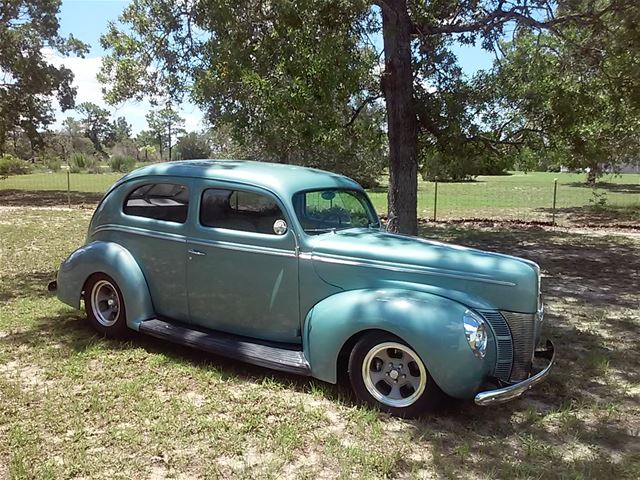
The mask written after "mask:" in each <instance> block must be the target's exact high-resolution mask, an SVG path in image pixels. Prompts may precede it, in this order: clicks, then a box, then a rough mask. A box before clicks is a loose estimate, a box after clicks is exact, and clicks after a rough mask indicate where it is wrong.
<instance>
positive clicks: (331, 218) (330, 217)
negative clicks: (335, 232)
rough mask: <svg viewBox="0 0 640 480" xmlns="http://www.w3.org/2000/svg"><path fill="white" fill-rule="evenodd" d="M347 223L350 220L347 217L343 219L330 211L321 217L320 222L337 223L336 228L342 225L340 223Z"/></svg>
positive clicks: (337, 213)
mask: <svg viewBox="0 0 640 480" xmlns="http://www.w3.org/2000/svg"><path fill="white" fill-rule="evenodd" d="M343 220H344V221H345V222H348V221H349V220H350V218H349V217H343V216H341V215H340V212H337V211H335V210H334V211H332V212H327V213H325V214H324V215H323V216H322V221H323V222H326V223H337V224H338V226H341V225H342V221H343Z"/></svg>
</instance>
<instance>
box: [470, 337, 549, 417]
mask: <svg viewBox="0 0 640 480" xmlns="http://www.w3.org/2000/svg"><path fill="white" fill-rule="evenodd" d="M536 353H538V352H536ZM549 355H551V360H550V361H549V364H548V365H547V366H546V367H545V368H544V369H542V370H541V371H539V372H538V373H536V374H535V375H534V376H533V377H529V378H528V379H526V380H523V381H522V382H519V383H516V384H514V385H509V386H508V387H504V388H498V389H496V390H487V391H485V392H480V393H478V394H477V395H476V397H475V399H474V401H475V403H476V405H480V406H483V407H486V406H488V405H495V404H498V403H503V402H508V401H509V400H513V399H514V398H517V397H519V396H520V395H522V394H523V393H524V392H526V391H527V390H529V389H530V388H531V387H533V386H534V385H537V384H538V383H540V382H542V381H543V380H544V379H545V378H547V376H548V375H549V373H550V372H551V367H553V364H554V362H555V360H556V351H555V347H554V346H553V343H551V341H550V340H547V350H546V351H544V352H540V356H545V357H547V356H549Z"/></svg>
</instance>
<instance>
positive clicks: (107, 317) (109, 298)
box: [84, 273, 128, 337]
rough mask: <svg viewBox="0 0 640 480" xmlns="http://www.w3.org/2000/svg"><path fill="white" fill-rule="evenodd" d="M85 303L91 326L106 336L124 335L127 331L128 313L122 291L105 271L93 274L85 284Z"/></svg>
mask: <svg viewBox="0 0 640 480" xmlns="http://www.w3.org/2000/svg"><path fill="white" fill-rule="evenodd" d="M84 303H85V310H86V311H87V318H88V319H89V323H91V326H92V327H93V328H94V329H95V330H96V331H97V332H98V333H100V334H101V335H103V336H105V337H123V336H124V335H125V334H126V333H127V331H128V330H127V315H126V310H125V306H124V300H123V298H122V292H121V291H120V288H119V287H118V285H117V284H116V282H115V281H114V280H113V279H112V278H111V277H110V276H108V275H106V274H104V273H96V274H93V275H91V277H89V279H88V280H87V283H86V284H85V289H84Z"/></svg>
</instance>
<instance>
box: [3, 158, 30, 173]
mask: <svg viewBox="0 0 640 480" xmlns="http://www.w3.org/2000/svg"><path fill="white" fill-rule="evenodd" d="M30 171H31V165H29V164H28V163H27V162H25V161H24V160H20V159H19V158H16V157H14V156H13V155H9V154H4V155H2V157H0V176H3V177H5V176H9V175H24V174H26V173H29V172H30Z"/></svg>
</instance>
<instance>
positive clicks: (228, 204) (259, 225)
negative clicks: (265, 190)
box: [200, 188, 286, 235]
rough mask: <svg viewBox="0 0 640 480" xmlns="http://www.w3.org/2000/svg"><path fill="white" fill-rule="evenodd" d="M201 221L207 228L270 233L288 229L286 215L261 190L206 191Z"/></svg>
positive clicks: (201, 207)
mask: <svg viewBox="0 0 640 480" xmlns="http://www.w3.org/2000/svg"><path fill="white" fill-rule="evenodd" d="M200 223H201V224H202V225H204V226H205V227H216V228H228V229H230V230H241V231H243V232H256V233H264V234H269V235H282V234H283V233H285V232H286V223H284V215H283V214H282V210H280V207H278V205H277V204H276V202H275V201H274V200H272V199H271V198H270V197H268V196H266V195H262V194H260V193H254V192H243V191H240V190H226V189H220V188H209V189H207V190H205V191H204V192H203V193H202V203H201V205H200ZM283 225H284V231H283V230H282V226H283Z"/></svg>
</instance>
